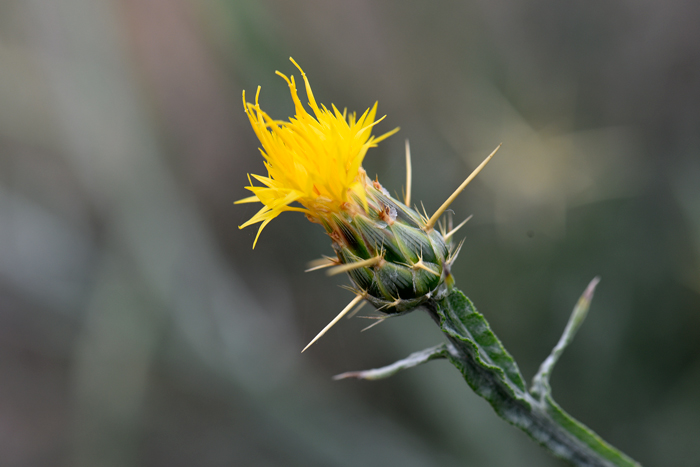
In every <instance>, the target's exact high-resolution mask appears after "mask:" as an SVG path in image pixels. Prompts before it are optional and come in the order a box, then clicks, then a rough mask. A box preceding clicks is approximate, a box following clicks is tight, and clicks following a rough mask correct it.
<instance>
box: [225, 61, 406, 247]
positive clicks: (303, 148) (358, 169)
mask: <svg viewBox="0 0 700 467" xmlns="http://www.w3.org/2000/svg"><path fill="white" fill-rule="evenodd" d="M290 60H291V61H292V63H294V65H295V66H296V67H297V68H298V69H299V71H300V72H301V76H302V78H303V79H304V83H305V85H306V94H307V97H308V99H309V106H310V107H311V110H312V111H313V115H311V114H309V113H308V112H307V111H306V109H305V108H304V106H303V105H302V104H301V101H300V100H299V96H298V94H297V87H296V83H295V82H294V76H291V77H290V78H287V77H286V76H285V75H283V74H282V73H280V72H279V71H278V72H276V73H277V74H278V75H280V76H281V77H282V78H284V80H285V81H287V84H288V85H289V89H290V92H291V95H292V100H293V101H294V107H295V111H296V115H295V116H294V117H291V118H290V119H289V121H288V122H285V121H279V120H273V119H272V118H270V116H269V115H267V114H266V113H265V112H264V111H263V110H262V109H261V108H260V105H259V104H258V97H259V95H260V87H258V91H257V93H256V95H255V104H251V103H247V102H246V100H245V91H244V92H243V107H244V108H245V111H246V114H247V115H248V118H249V119H250V123H251V125H252V126H253V130H255V133H256V134H257V136H258V139H260V143H261V144H262V149H261V150H260V152H261V153H262V155H263V157H264V158H265V167H266V168H267V177H263V176H262V175H255V174H253V175H252V177H253V178H255V179H256V180H257V181H259V182H260V183H262V184H263V186H254V185H253V182H252V181H251V180H250V175H249V181H250V186H249V187H247V189H248V190H250V191H252V192H253V196H250V197H248V198H244V199H242V200H240V201H237V203H253V202H261V203H262V204H263V205H264V206H263V207H262V209H260V211H258V213H257V214H255V215H254V216H253V217H252V218H251V219H250V220H249V221H247V222H246V223H244V224H243V225H241V226H240V228H243V227H247V226H249V225H251V224H256V223H258V222H262V224H261V225H260V229H259V230H258V234H257V235H256V237H255V241H254V242H253V248H255V244H256V243H257V241H258V237H259V236H260V232H262V230H263V229H264V228H265V226H266V225H267V224H268V223H269V222H270V221H271V220H272V219H274V218H275V217H277V216H278V215H279V214H280V213H282V212H284V211H299V212H303V213H305V214H306V215H307V216H308V217H309V218H310V219H311V220H313V221H317V222H318V221H322V220H323V219H328V218H329V215H331V214H332V213H337V212H339V211H340V210H342V209H347V208H348V207H349V206H350V205H353V203H354V201H353V199H354V197H352V196H350V195H351V194H352V193H354V194H356V195H357V197H359V199H360V200H362V202H363V204H365V205H366V201H365V200H366V194H365V184H366V180H367V177H366V175H365V172H364V170H363V169H362V160H363V159H364V157H365V154H366V153H367V150H368V149H369V148H371V147H374V146H376V145H377V143H378V142H379V141H381V140H383V139H385V138H387V137H389V136H391V135H392V134H394V133H396V132H397V131H398V130H399V129H398V128H396V129H394V130H392V131H390V132H388V133H385V134H383V135H382V136H379V137H374V136H372V134H371V131H372V127H373V126H374V125H375V124H377V123H379V122H380V121H381V120H382V119H383V118H384V117H382V118H380V119H379V120H376V121H375V116H376V113H377V104H376V103H375V104H374V106H373V107H372V108H371V109H367V110H366V111H365V112H364V113H363V114H362V116H360V117H359V118H357V117H356V115H355V114H354V113H352V114H350V115H349V116H348V115H347V111H345V110H344V111H343V112H340V111H339V110H338V109H337V108H336V107H335V106H334V105H331V108H332V110H329V109H327V108H326V106H324V105H323V104H321V107H319V106H318V104H317V103H316V100H315V99H314V95H313V93H312V92H311V86H310V85H309V80H308V79H307V78H306V74H305V73H304V71H303V70H302V69H301V67H300V66H299V65H297V63H296V62H295V61H294V60H293V59H291V58H290ZM295 202H296V203H298V204H300V205H301V206H303V207H298V206H291V204H292V203H295Z"/></svg>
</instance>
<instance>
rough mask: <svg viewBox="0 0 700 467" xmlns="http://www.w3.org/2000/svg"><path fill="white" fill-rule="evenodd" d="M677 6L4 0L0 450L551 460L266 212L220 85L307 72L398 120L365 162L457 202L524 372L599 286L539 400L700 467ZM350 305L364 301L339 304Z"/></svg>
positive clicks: (420, 195) (468, 267)
mask: <svg viewBox="0 0 700 467" xmlns="http://www.w3.org/2000/svg"><path fill="white" fill-rule="evenodd" d="M699 19H700V4H699V3H697V2H687V1H681V0H670V1H666V2H630V1H612V2H608V1H601V0H594V1H587V2H584V1H580V0H575V1H571V2H562V1H553V0H529V1H525V0H512V1H503V0H491V1H486V0H475V1H471V2H457V1H437V2H418V1H398V0H392V1H389V0H387V1H379V2H373V1H369V0H345V1H321V0H300V1H294V2H289V1H282V0H262V1H254V0H249V1H248V0H211V1H199V0H51V1H49V0H44V1H42V0H5V1H3V2H2V3H0V375H1V377H0V465H2V466H11V467H13V466H86V467H88V466H89V467H93V466H115V467H117V466H204V467H208V466H304V467H308V466H348V467H349V466H465V465H468V466H501V465H509V466H510V465H513V466H559V465H563V464H562V462H560V461H558V460H556V459H553V458H551V457H550V456H549V455H548V454H547V453H546V452H544V451H543V450H541V449H540V448H539V447H538V446H537V445H535V444H534V443H533V442H531V441H530V440H529V439H528V438H527V437H526V435H524V434H522V433H521V432H519V431H517V430H516V429H514V428H512V427H510V426H509V425H507V424H506V423H505V422H503V421H501V420H500V419H499V418H497V417H496V415H495V414H494V413H493V412H492V410H491V408H490V407H489V406H488V404H487V403H486V402H484V401H483V400H481V399H479V398H478V397H477V396H475V395H474V394H473V393H472V392H471V390H470V389H469V388H468V387H467V385H466V384H465V383H464V381H463V380H462V379H461V377H460V375H459V373H458V372H457V371H456V370H455V369H454V368H452V367H450V366H449V365H448V364H447V363H445V362H433V363H430V364H428V365H425V366H422V367H419V368H416V369H413V370H411V371H408V372H405V373H402V374H399V375H397V376H395V377H393V378H391V379H389V380H385V381H378V382H361V381H341V382H333V381H331V379H330V377H331V376H332V375H334V374H337V373H340V372H343V371H347V370H358V369H365V368H372V367H377V366H381V365H385V364H388V363H391V362H392V361H394V360H395V359H398V358H402V357H404V356H405V355H407V354H408V353H410V352H413V351H416V350H420V349H423V348H424V347H427V346H431V345H434V344H437V343H438V342H440V341H441V339H442V337H441V335H440V333H439V332H438V330H437V328H436V327H435V326H434V324H433V323H432V322H431V321H430V319H429V318H428V316H427V315H426V314H424V313H422V312H415V313H413V314H411V315H409V316H406V317H401V318H399V319H392V320H389V321H387V322H385V323H383V324H382V325H381V326H377V327H375V328H373V329H372V330H370V331H367V332H364V333H360V332H359V331H360V329H362V328H363V327H365V326H366V325H367V324H368V321H367V320H363V319H358V318H356V319H352V320H349V321H348V320H343V321H342V322H341V323H340V325H338V326H336V327H335V328H334V329H333V330H332V331H330V332H329V333H328V334H327V335H326V336H325V337H324V338H323V339H321V340H320V341H319V342H318V343H317V344H315V345H314V346H313V347H311V348H310V349H309V350H308V351H307V352H306V353H304V354H303V355H300V354H299V351H300V349H301V348H302V347H303V346H304V345H305V344H306V343H307V342H308V341H309V340H310V339H311V338H312V337H313V336H314V335H315V334H316V333H317V332H318V331H319V330H320V329H321V328H322V327H323V326H324V325H325V324H326V323H327V322H328V321H329V320H330V319H331V318H332V317H333V316H335V314H336V313H337V312H338V311H339V310H340V309H341V308H342V307H343V306H344V305H345V304H346V303H347V302H348V301H349V300H350V299H351V298H352V296H351V294H350V293H348V292H347V291H344V290H342V289H340V288H338V287H337V285H340V284H344V283H346V281H347V279H345V278H328V277H326V276H325V275H324V274H323V273H322V272H317V273H310V274H304V273H303V270H304V268H305V265H306V263H307V261H309V260H311V259H314V258H317V257H319V256H320V255H321V254H329V253H331V251H332V250H331V248H330V244H329V241H328V239H327V238H326V237H325V235H324V233H323V232H322V229H320V228H318V226H315V225H312V224H310V223H308V222H307V221H306V220H305V219H304V218H303V216H301V215H295V214H293V213H290V214H285V215H282V216H281V217H280V218H279V219H277V220H275V221H274V222H272V223H271V224H270V225H269V226H268V227H267V228H266V230H265V231H264V232H263V234H262V236H261V239H260V241H259V243H258V246H257V248H256V250H254V251H253V250H251V245H252V242H253V238H254V236H255V228H249V229H245V230H242V231H241V230H238V228H237V226H238V225H240V224H241V223H243V222H244V221H245V220H247V219H248V218H249V217H250V216H252V214H253V213H254V212H255V211H256V210H257V209H258V208H257V206H254V205H243V206H233V204H232V202H233V201H234V200H237V199H239V198H242V197H244V196H247V195H246V193H247V192H246V191H245V190H244V188H243V187H244V185H245V184H246V183H247V178H246V173H249V172H252V173H264V168H263V164H262V160H261V157H260V156H259V153H258V151H257V147H258V142H257V140H256V139H255V136H254V133H253V131H252V130H251V128H250V126H249V123H248V122H247V119H246V117H245V114H244V113H243V108H242V104H241V91H242V90H243V89H245V90H247V91H248V92H249V93H252V92H254V91H255V89H256V87H257V86H258V85H262V95H261V104H262V106H263V108H264V109H265V110H266V111H268V113H270V114H271V115H272V116H273V117H275V118H279V119H284V118H287V116H289V115H291V113H292V111H293V105H292V102H291V99H290V97H289V92H288V88H287V86H286V84H285V83H284V82H283V81H282V79H280V78H279V77H277V76H275V74H274V71H275V70H280V71H282V72H283V73H285V74H290V73H296V74H297V78H298V73H297V72H296V70H295V69H294V67H293V66H292V64H291V63H290V62H289V61H288V57H289V56H293V57H294V58H295V59H296V60H297V61H298V62H299V63H300V64H301V66H302V67H303V68H304V69H305V71H306V72H307V74H308V76H309V78H310V80H311V83H312V85H313V88H314V92H315V94H316V98H317V99H318V100H319V101H320V102H324V103H326V104H330V103H335V104H336V105H337V106H338V107H340V108H343V107H347V108H348V109H349V110H357V111H360V112H362V111H364V109H366V108H367V107H369V106H371V105H372V104H373V103H374V102H375V100H378V101H379V103H380V105H379V113H380V115H384V114H386V115H388V117H387V119H386V120H385V121H384V122H382V123H381V124H380V125H379V127H378V128H377V130H376V133H377V134H381V133H382V132H384V131H388V130H390V129H392V128H394V127H396V126H400V127H401V128H402V129H401V131H400V132H399V134H398V135H396V136H393V137H392V138H390V139H389V140H387V141H386V142H384V143H381V145H380V147H379V148H377V149H372V150H370V153H369V155H368V156H367V159H366V163H365V167H366V168H367V171H368V173H369V174H370V175H371V176H374V174H378V176H379V178H380V180H381V181H382V183H383V184H384V186H385V187H387V189H389V190H390V191H391V192H396V193H401V190H402V187H403V185H404V183H405V182H404V173H405V172H404V170H405V168H404V162H403V161H404V154H403V145H404V140H405V139H406V138H408V139H410V141H411V148H412V153H413V163H414V174H415V177H414V185H413V187H414V188H413V197H414V200H416V201H419V200H422V201H423V202H424V204H425V206H426V209H427V210H428V211H429V212H432V211H434V210H435V209H436V208H437V207H438V206H439V204H440V203H441V202H442V201H443V200H444V199H445V198H446V197H447V196H448V195H449V194H450V193H451V192H452V191H453V189H454V188H455V187H456V186H457V185H458V184H459V183H460V182H461V181H462V180H463V179H464V178H465V177H466V175H467V174H468V173H469V172H470V171H471V170H472V169H473V168H474V167H475V166H476V165H477V164H478V163H479V162H480V161H481V160H482V159H483V158H484V157H485V156H486V155H487V154H488V153H489V152H490V151H491V150H492V149H493V148H494V147H495V146H496V145H497V144H498V143H500V142H503V147H502V149H501V151H500V152H499V154H498V155H497V156H496V158H495V159H494V160H493V161H492V162H491V164H489V166H488V167H487V168H486V169H485V170H484V172H482V174H481V175H479V177H478V178H477V179H476V181H475V182H474V183H473V184H472V185H470V186H469V187H468V188H467V190H466V191H465V193H464V194H463V195H462V196H461V197H460V198H459V199H458V200H457V202H456V203H455V204H454V205H453V207H452V208H453V211H454V213H455V216H456V219H457V220H461V219H462V218H465V217H467V216H468V215H469V214H474V218H473V219H472V221H470V222H469V223H468V224H467V226H466V227H465V228H463V230H462V231H461V232H460V234H459V236H462V237H466V243H465V246H464V248H463V250H462V253H461V256H460V259H459V262H458V266H457V268H456V270H455V271H454V274H455V276H456V279H457V284H458V286H459V287H460V288H461V289H462V290H464V292H465V293H466V294H467V295H469V296H470V297H471V298H472V299H473V300H474V302H475V303H476V305H477V307H479V309H480V311H482V312H483V313H484V314H485V315H486V317H487V319H488V320H490V322H491V324H492V326H493V328H494V330H495V332H496V333H497V334H498V335H499V336H500V337H501V339H502V340H503V342H504V344H505V345H506V347H507V348H508V349H509V350H510V352H511V353H512V354H513V355H514V356H515V358H516V360H517V361H518V362H519V364H520V367H521V370H522V371H523V373H524V376H525V377H526V378H527V379H528V380H529V379H530V378H531V377H532V376H533V375H534V373H535V371H536V370H537V367H538V365H539V363H540V362H541V361H542V360H543V359H544V358H545V356H546V355H547V354H548V352H549V350H550V349H551V347H552V346H553V345H554V344H555V343H556V340H557V339H558V336H559V334H560V333H561V331H562V330H563V328H564V325H565V323H566V320H567V317H568V314H569V312H570V311H571V309H572V307H573V305H574V304H575V302H576V300H577V298H578V296H579V295H580V293H581V292H582V291H583V289H584V288H585V286H586V284H587V283H588V281H589V280H590V279H591V278H593V277H594V276H595V275H598V274H599V275H601V276H602V282H601V284H600V285H599V287H598V291H597V293H596V297H595V299H594V301H593V305H592V308H591V311H590V314H589V318H588V321H587V322H586V323H585V325H584V326H583V328H582V329H581V331H580V333H579V334H578V336H577V338H576V340H575V341H574V343H573V345H572V346H571V347H570V348H569V349H568V350H567V352H566V353H565V354H564V357H563V358H562V360H561V362H560V364H559V366H558V367H557V369H556V371H555V372H554V379H553V382H552V383H553V387H554V395H555V397H556V398H557V400H558V401H559V402H560V403H561V404H562V405H563V407H564V408H565V409H567V410H568V411H569V412H570V413H571V414H572V415H574V416H575V417H577V418H578V419H580V420H581V421H583V422H584V423H586V424H587V425H589V426H590V427H591V428H593V429H594V430H596V431H597V432H598V433H599V434H600V435H601V436H603V437H604V438H605V439H606V440H608V441H609V442H611V443H612V444H614V445H615V446H617V447H619V448H620V449H622V450H624V451H625V452H627V453H628V454H629V455H630V456H632V457H634V458H635V459H636V460H638V461H640V462H642V463H643V464H644V465H663V466H690V465H700V443H698V439H700V262H699V261H700V28H698V27H697V24H698V20H699ZM361 314H363V313H361Z"/></svg>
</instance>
